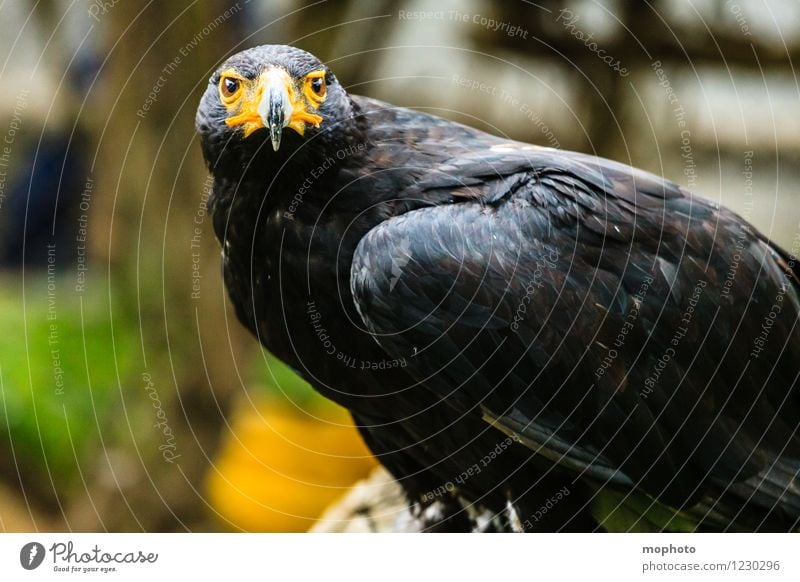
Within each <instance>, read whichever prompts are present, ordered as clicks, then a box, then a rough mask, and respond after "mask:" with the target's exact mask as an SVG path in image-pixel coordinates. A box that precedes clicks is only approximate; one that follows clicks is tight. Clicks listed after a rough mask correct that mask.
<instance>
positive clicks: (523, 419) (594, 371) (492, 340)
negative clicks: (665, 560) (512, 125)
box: [197, 46, 800, 531]
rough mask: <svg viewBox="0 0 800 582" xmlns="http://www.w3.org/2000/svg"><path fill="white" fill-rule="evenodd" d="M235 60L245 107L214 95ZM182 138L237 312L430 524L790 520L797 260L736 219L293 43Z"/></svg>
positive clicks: (260, 54) (267, 51) (794, 493)
mask: <svg viewBox="0 0 800 582" xmlns="http://www.w3.org/2000/svg"><path fill="white" fill-rule="evenodd" d="M276 68H278V69H283V70H284V71H285V72H286V73H288V78H287V77H286V76H284V75H283V73H280V74H279V72H276V71H275V69H276ZM231 70H233V71H236V72H238V74H239V75H241V76H242V77H243V79H244V80H242V81H241V82H242V83H243V84H244V89H243V91H244V93H243V95H245V96H246V95H253V98H252V100H248V99H249V98H248V97H241V98H240V99H241V101H240V102H236V101H235V100H234V101H235V102H234V104H233V105H231V104H228V105H227V106H226V105H223V104H222V102H221V93H220V87H221V83H227V84H228V85H227V86H226V87H227V88H226V89H225V91H228V89H231V88H233V84H231V83H230V81H229V80H228V79H227V77H226V75H228V74H230V73H224V72H225V71H229V72H230V71H231ZM313 71H323V72H322V73H320V74H321V75H324V79H325V84H326V87H327V94H326V95H324V97H323V100H322V102H321V103H318V101H319V99H317V98H316V97H315V95H316V93H310V92H309V91H316V87H317V86H318V85H319V82H315V81H313V79H307V78H306V77H305V75H307V74H308V73H310V72H313ZM320 74H316V76H317V77H319V75H320ZM221 75H222V79H221V78H220V76H221ZM312 77H313V75H312ZM276 79H282V81H281V83H285V84H286V89H285V91H286V95H288V97H283V91H284V89H282V88H280V87H277V88H276V81H275V80H276ZM312 83H314V85H313V87H312ZM278 85H280V83H278ZM304 87H305V88H304ZM309 87H311V89H308V88H309ZM238 88H239V87H238V86H237V90H238ZM278 88H280V91H278V90H277V89H278ZM323 89H324V88H323ZM267 92H269V95H270V96H269V97H268V98H267V97H264V95H266V94H267ZM229 93H230V92H229ZM299 95H305V99H306V102H305V104H304V102H303V101H302V100H301V99H300V98H299ZM226 99H227V98H226ZM281 99H283V100H284V101H281ZM256 101H257V103H256ZM281 103H283V105H281ZM257 105H258V106H259V107H260V109H259V111H261V113H260V114H259V115H260V116H261V117H259V118H257V117H256V116H255V114H253V115H252V116H251V117H252V120H253V121H252V123H254V124H255V125H254V126H248V125H246V124H243V125H241V126H239V125H237V124H238V123H239V120H240V119H244V118H245V117H246V115H244V114H242V113H240V111H244V110H246V109H247V108H248V107H249V108H251V109H252V111H255V108H256V106H257ZM279 106H280V107H279ZM281 107H282V109H281ZM289 114H291V116H290V115H289ZM301 114H302V115H306V117H307V118H308V119H310V120H311V121H310V122H308V123H305V125H304V129H305V131H304V135H303V136H301V135H299V133H298V132H297V131H292V129H290V128H289V126H287V128H286V129H284V130H283V131H282V136H281V131H280V130H281V125H282V124H286V123H289V122H288V121H287V120H288V119H290V118H291V119H294V117H295V116H297V115H301ZM309 115H310V117H309ZM314 115H318V116H321V122H319V123H318V127H315V126H314V125H315V123H314V119H316V118H315V117H314ZM231 116H238V117H235V118H234V120H235V121H236V124H232V122H231V121H230V120H231V119H232V117H231ZM226 119H228V120H229V121H228V122H227V123H226V121H225V120H226ZM248 123H249V122H248ZM263 126H268V127H263ZM197 127H198V130H199V132H200V134H201V137H202V144H203V153H204V156H205V159H206V161H207V163H208V165H209V168H210V170H211V172H212V173H213V174H214V177H215V182H214V191H213V197H212V200H211V204H212V209H213V213H214V226H215V228H216V232H217V235H218V236H219V238H220V241H222V245H223V255H224V276H225V282H226V284H227V287H228V290H229V292H230V297H231V300H232V301H233V303H234V305H235V306H236V310H237V314H238V316H239V318H240V319H241V321H242V322H243V323H244V324H245V325H246V326H247V327H248V328H249V329H250V330H251V331H252V332H253V333H254V334H255V335H256V336H257V337H258V338H259V340H260V341H261V342H262V343H263V344H264V345H265V346H266V347H267V348H268V349H269V350H270V351H272V352H273V353H274V354H276V355H277V356H278V357H279V358H281V359H282V360H283V361H285V362H287V363H288V364H290V365H291V366H292V367H293V368H294V369H296V370H297V371H298V373H300V374H301V375H302V376H303V377H304V378H305V379H306V380H308V381H309V382H310V383H311V384H312V385H313V386H314V387H315V388H316V389H317V390H319V391H320V392H321V393H322V394H324V395H326V396H327V397H329V398H331V399H333V400H335V401H336V402H339V403H340V404H342V405H344V406H346V407H347V408H348V409H349V410H350V411H351V412H352V414H353V417H354V419H355V420H356V422H357V423H358V425H359V427H360V429H361V432H362V434H363V435H364V438H365V440H366V441H367V443H368V445H369V446H370V448H371V449H372V450H373V451H374V452H375V454H376V455H377V456H378V458H379V459H380V460H381V462H382V463H383V464H384V465H385V466H386V467H387V468H388V469H389V470H390V471H391V472H392V474H393V475H394V476H395V477H396V478H397V480H398V481H399V482H400V483H401V485H402V486H403V487H404V488H405V490H406V491H407V492H408V494H409V497H410V499H411V500H412V501H413V502H414V503H415V504H416V507H417V509H418V510H419V514H420V516H421V517H422V518H423V520H424V522H425V524H426V525H427V526H428V527H430V528H431V529H447V530H467V529H523V530H533V531H550V530H592V529H623V530H624V529H703V530H750V531H752V530H778V531H788V530H792V529H796V528H797V523H798V518H800V483H799V482H798V477H797V474H798V468H800V438H799V437H798V422H800V397H799V396H798V375H800V330H798V326H797V323H798V314H799V313H800V269H798V266H797V264H796V263H795V259H794V257H792V256H790V255H788V254H787V253H786V252H784V251H783V250H781V249H779V248H778V247H777V246H775V245H774V244H772V243H771V242H770V241H769V240H767V239H766V238H765V237H763V236H762V235H761V234H760V233H758V232H757V231H756V230H755V229H754V228H753V227H751V226H749V225H748V224H747V223H746V222H745V221H744V220H742V219H741V218H740V217H738V216H737V215H735V214H734V213H732V212H730V211H728V210H726V209H724V208H720V207H718V206H717V205H716V204H713V203H712V202H709V201H708V200H705V199H703V198H700V197H698V196H696V195H693V194H692V193H691V192H688V191H686V190H685V189H683V188H682V187H680V186H679V185H677V184H675V183H673V182H670V181H668V180H665V179H662V178H659V177H657V176H654V175H652V174H649V173H646V172H643V171H640V170H637V169H634V168H631V167H628V166H625V165H623V164H619V163H616V162H612V161H609V160H605V159H600V158H596V157H592V156H587V155H583V154H578V153H572V152H567V151H559V150H553V149H549V148H542V147H536V146H528V145H525V144H520V143H516V142H511V141H508V140H504V139H500V138H498V137H494V136H491V135H487V134H485V133H482V132H480V131H477V130H475V129H471V128H469V127H465V126H462V125H458V124H455V123H452V122H449V121H446V120H443V119H439V118H436V117H433V116H430V115H426V114H424V113H420V112H416V111H410V110H407V109H402V108H397V107H393V106H391V105H388V104H386V103H381V102H378V101H375V100H372V99H367V98H364V97H358V96H355V95H347V94H346V93H345V91H344V89H342V87H341V85H340V84H339V83H338V81H337V80H336V78H335V77H334V75H333V73H331V72H330V71H329V70H328V69H327V68H326V67H325V66H324V65H323V64H322V63H320V62H319V61H318V60H317V59H316V58H315V57H313V56H311V55H309V54H308V53H305V52H303V51H300V50H298V49H294V48H290V47H283V46H263V47H258V48H254V49H251V50H248V51H245V52H243V53H240V54H238V55H236V56H234V57H232V58H231V59H230V60H229V61H228V62H227V63H225V64H224V65H223V66H222V67H221V68H220V72H218V73H217V74H215V75H214V76H213V77H212V79H211V82H210V85H209V88H208V90H207V91H206V93H205V95H204V96H203V99H202V102H201V104H200V108H199V110H198V114H197ZM295 127H297V126H295ZM254 128H255V129H254ZM245 133H248V136H247V137H245ZM273 133H275V134H277V139H278V140H279V141H280V147H279V148H278V149H277V151H273V147H271V145H270V142H271V137H274V136H273ZM776 306H777V307H776ZM776 309H777V313H776ZM765 330H768V331H765ZM543 508H545V510H544V511H542V509H543ZM479 514H480V515H479ZM485 515H492V516H494V518H493V519H491V520H489V521H486V520H484V519H482V516H485Z"/></svg>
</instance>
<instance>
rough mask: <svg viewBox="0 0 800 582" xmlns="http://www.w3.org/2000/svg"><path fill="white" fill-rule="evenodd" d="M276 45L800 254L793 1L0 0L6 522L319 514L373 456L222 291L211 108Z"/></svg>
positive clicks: (298, 519) (170, 526) (397, 98)
mask: <svg viewBox="0 0 800 582" xmlns="http://www.w3.org/2000/svg"><path fill="white" fill-rule="evenodd" d="M263 43H284V44H292V45H295V46H299V47H301V48H304V49H306V50H309V51H311V52H313V53H314V54H316V55H317V56H318V57H319V58H320V59H322V60H323V61H325V62H326V63H328V64H329V66H330V67H331V68H333V70H334V71H335V72H336V74H337V76H338V77H339V79H340V81H341V82H342V83H343V84H344V85H345V86H346V87H347V89H348V90H349V91H350V92H353V93H360V94H364V95H369V96H372V97H376V98H379V99H384V100H386V101H390V102H392V103H394V104H397V105H403V106H408V107H414V108H420V109H424V110H427V111H429V112H432V113H435V114H438V115H441V116H444V117H448V118H451V119H454V120H457V121H460V122H462V123H467V124H469V125H473V126H476V127H480V128H482V129H485V130H487V131H490V132H493V133H497V134H502V135H506V136H508V137H510V138H513V139H518V140H523V141H527V142H532V143H537V144H540V145H546V146H550V147H558V148H565V149H571V150H579V151H584V152H589V153H593V154H596V155H601V156H605V157H610V158H614V159H617V160H620V161H623V162H626V163H629V164H632V165H635V166H639V167H642V168H645V169H647V170H650V171H652V172H655V173H658V174H661V175H665V176H667V177H669V178H671V179H673V180H675V181H677V182H679V183H680V184H682V185H684V186H686V187H689V188H691V189H692V190H694V191H696V192H698V193H701V194H702V195H704V196H706V197H708V198H711V199H713V200H716V201H718V202H719V203H721V204H724V205H727V206H729V207H731V208H733V209H734V210H736V211H737V212H739V213H740V214H742V215H743V216H744V217H745V218H747V219H749V220H750V221H751V222H753V223H754V224H755V225H756V226H757V227H758V228H759V229H761V230H762V231H763V232H765V233H766V234H768V235H769V236H770V237H772V238H773V239H774V240H776V241H777V242H778V243H780V244H782V245H783V246H784V247H786V248H791V249H792V250H797V248H798V243H796V242H795V244H793V241H794V240H795V237H796V236H798V232H799V230H798V229H799V226H798V222H799V221H800V205H799V204H798V203H800V85H799V84H798V75H797V71H796V70H795V69H794V65H795V64H800V3H798V2H797V1H796V0H769V1H755V0H754V1H748V2H744V1H743V0H739V1H738V2H737V1H732V0H691V1H686V2H668V1H655V0H654V1H650V2H645V1H641V2H622V1H609V0H594V1H593V0H587V1H576V2H567V3H561V2H549V1H539V2H538V3H536V4H534V3H531V2H523V1H517V0H510V1H508V2H503V3H499V2H488V1H484V0H466V1H465V0H462V1H456V0H452V1H446V0H418V1H408V2H399V1H392V0H378V1H367V0H360V1H326V0H321V1H317V2H309V1H304V0H269V1H268V0H239V1H238V2H236V1H231V0H203V1H202V2H198V1H194V2H186V3H183V2H152V1H150V2H133V1H131V0H83V1H73V0H70V1H67V0H38V1H34V0H30V1H23V0H20V1H16V2H4V3H0V63H1V65H0V66H1V68H0V80H2V87H3V90H2V94H0V329H1V330H2V333H0V531H31V530H45V531H53V530H74V531H84V530H99V531H140V530H146V531H185V530H192V531H217V530H223V531H240V530H246V531H306V530H308V529H309V528H311V527H313V526H314V525H315V523H317V520H318V519H319V516H320V515H321V514H322V513H323V511H324V510H325V508H326V507H329V506H330V505H331V504H332V503H334V504H335V503H336V500H337V499H339V498H341V497H342V496H343V495H344V494H346V493H347V491H348V490H349V489H350V487H351V486H352V485H353V484H354V483H356V482H358V481H359V480H361V479H364V478H365V477H366V476H367V475H368V474H370V472H372V471H373V470H374V468H375V466H376V463H375V461H374V460H373V459H372V458H371V457H370V455H369V453H368V451H367V450H366V448H365V447H364V445H363V444H362V443H361V441H360V439H359V437H358V435H357V433H356V431H355V430H354V429H353V428H352V426H351V425H350V421H349V418H348V416H347V414H346V413H345V412H344V411H343V410H341V409H339V408H337V407H336V406H334V405H333V404H331V403H328V402H326V401H324V400H323V399H321V398H320V397H318V396H316V395H315V394H314V392H313V391H312V390H311V389H310V388H309V387H308V386H307V385H306V384H304V383H303V382H302V381H300V380H299V379H298V378H297V377H296V376H295V375H294V374H293V373H292V372H291V371H290V370H288V369H287V368H285V367H284V366H282V365H281V364H280V362H278V361H276V360H275V359H274V358H272V357H271V356H270V355H269V354H268V353H267V352H265V351H264V350H263V349H261V348H260V347H259V346H258V345H257V343H256V341H255V340H254V339H252V338H250V337H249V336H248V335H247V334H246V333H245V332H244V331H243V330H242V329H241V328H240V326H239V325H238V323H237V322H236V320H235V317H234V316H233V312H232V310H231V309H230V306H229V305H228V302H227V300H226V297H225V293H224V289H223V287H222V283H221V278H220V267H219V247H218V244H217V241H216V240H215V238H214V235H213V232H212V228H211V224H210V219H209V217H208V216H207V215H206V207H205V204H206V201H207V197H208V192H209V187H210V182H209V181H208V176H207V173H206V171H205V168H204V165H203V163H202V158H201V155H200V148H199V144H198V139H197V136H196V135H195V131H194V113H195V109H196V106H197V103H198V100H199V98H200V95H201V94H202V92H203V91H204V89H205V86H206V84H207V80H208V78H209V76H210V75H211V73H212V72H213V70H214V69H215V68H216V67H217V66H218V65H219V64H220V62H221V61H222V60H224V59H225V58H227V57H228V56H230V55H231V54H233V53H235V52H238V51H239V50H242V49H244V48H247V47H250V46H254V45H258V44H263ZM798 240H800V239H798Z"/></svg>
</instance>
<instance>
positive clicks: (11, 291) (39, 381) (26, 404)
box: [0, 274, 137, 485]
mask: <svg viewBox="0 0 800 582" xmlns="http://www.w3.org/2000/svg"><path fill="white" fill-rule="evenodd" d="M3 279H4V283H3V284H2V291H0V328H2V330H3V333H2V334H0V380H1V381H2V391H0V443H2V445H3V448H4V449H6V452H4V453H3V455H4V456H5V457H6V461H5V464H7V465H8V464H11V463H12V461H10V460H9V458H8V457H9V453H8V452H7V451H8V448H9V447H11V448H12V450H13V454H14V455H15V457H16V462H17V464H18V465H20V466H22V467H24V468H25V470H26V472H27V473H31V472H34V473H40V472H41V473H42V475H43V476H44V474H47V475H48V476H49V479H50V480H51V481H52V480H57V481H58V482H59V484H62V485H63V484H65V483H70V482H72V481H73V480H74V479H75V477H76V476H77V470H78V469H79V467H80V465H81V464H83V463H84V462H85V457H86V454H87V453H88V452H90V451H91V450H92V446H93V445H95V446H99V444H100V436H101V435H102V434H104V433H105V432H106V431H107V430H108V428H109V426H110V425H112V424H113V423H119V422H120V421H121V417H122V415H123V414H124V412H123V410H122V408H121V407H120V406H119V403H120V401H121V392H120V390H121V386H120V381H119V380H118V378H122V381H123V384H122V385H123V386H124V380H125V378H126V377H128V375H129V374H130V371H131V369H132V363H133V359H134V357H135V356H136V345H137V344H136V343H135V341H136V337H137V330H136V328H135V327H134V324H133V322H131V321H129V320H126V318H125V317H124V316H123V315H122V313H123V311H124V310H119V309H113V308H114V305H113V304H112V305H111V306H110V305H109V298H108V295H107V291H106V290H104V289H103V290H101V289H99V288H98V289H97V290H96V291H94V292H90V291H89V290H88V288H87V290H85V291H83V292H82V293H81V294H78V293H76V292H75V288H74V285H75V281H74V277H68V276H62V275H58V276H55V277H53V278H52V279H50V280H48V279H47V277H46V276H45V275H43V274H42V275H40V276H34V277H31V276H30V275H27V276H26V279H25V285H24V290H23V287H22V285H21V284H20V283H18V282H17V280H18V277H17V275H16V274H13V279H12V274H8V275H6V276H4V277H3ZM112 309H113V311H112ZM118 314H120V315H118ZM112 315H113V320H112ZM112 321H113V334H112ZM118 374H119V376H118Z"/></svg>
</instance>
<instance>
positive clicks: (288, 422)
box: [207, 401, 377, 532]
mask: <svg viewBox="0 0 800 582" xmlns="http://www.w3.org/2000/svg"><path fill="white" fill-rule="evenodd" d="M314 415H315V416H317V417H319V419H315V418H314V417H312V416H311V415H310V414H307V413H305V412H304V411H302V410H299V409H297V408H295V407H291V406H289V405H287V404H279V403H274V402H270V401H266V402H262V403H259V404H258V405H257V408H253V407H252V406H249V407H247V408H246V409H242V410H240V411H239V412H238V413H237V414H235V415H234V417H233V420H232V429H233V430H232V432H233V434H229V435H228V437H227V439H226V441H225V442H224V443H223V445H222V448H221V451H220V454H219V456H218V458H217V460H216V464H215V467H212V469H211V471H210V474H209V475H208V479H207V490H208V493H209V497H210V501H211V504H212V506H213V507H214V509H215V510H216V511H217V512H219V514H220V516H221V519H222V520H227V521H228V522H229V525H230V527H231V529H237V528H239V529H242V530H245V531H280V532H302V531H306V530H308V529H309V528H310V527H311V526H313V525H314V522H315V520H316V519H317V518H318V517H319V516H320V515H321V514H322V512H323V511H324V510H325V508H326V507H327V506H328V505H330V504H331V503H332V502H333V501H335V500H337V499H338V498H339V497H341V496H342V495H344V494H345V493H346V492H347V490H348V489H349V488H350V486H351V485H352V484H353V483H355V482H356V481H358V480H360V479H362V478H364V477H365V476H367V475H368V474H369V473H370V471H371V470H372V469H373V468H374V467H375V466H376V465H377V462H376V460H375V458H374V457H372V455H371V454H370V452H369V450H368V449H367V447H366V445H364V443H363V441H362V440H361V436H360V435H359V434H358V430H357V429H356V428H355V427H354V426H353V424H352V420H351V419H350V416H349V415H348V414H347V412H346V411H345V410H344V409H342V408H339V407H338V406H336V405H334V404H332V403H327V404H326V406H325V407H324V408H323V410H321V411H318V410H316V409H315V410H314Z"/></svg>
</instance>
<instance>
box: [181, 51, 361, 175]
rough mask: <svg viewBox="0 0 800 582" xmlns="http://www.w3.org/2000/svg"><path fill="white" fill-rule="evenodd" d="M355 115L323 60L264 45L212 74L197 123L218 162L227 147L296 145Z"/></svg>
mask: <svg viewBox="0 0 800 582" xmlns="http://www.w3.org/2000/svg"><path fill="white" fill-rule="evenodd" d="M351 115H352V114H351V107H350V102H349V99H348V97H347V94H346V93H345V91H344V89H343V88H342V87H341V85H339V83H338V81H337V80H336V77H335V76H334V75H333V73H332V72H331V71H330V70H329V69H328V68H327V67H326V66H325V65H324V64H323V63H322V62H321V61H320V60H319V59H317V58H316V57H315V56H313V55H311V54H309V53H307V52H305V51H303V50H300V49H297V48H294V47H289V46H282V45H264V46H259V47H255V48H252V49H249V50H246V51H243V52H240V53H238V54H236V55H234V56H232V57H231V58H229V59H228V60H227V61H225V62H224V63H223V64H222V65H221V66H220V67H219V69H217V71H216V72H215V73H214V74H213V75H212V76H211V79H210V80H209V85H208V88H207V89H206V92H205V94H204V95H203V97H202V99H201V101H200V106H199V108H198V110H197V117H196V125H197V130H198V132H199V133H200V136H201V138H202V141H203V151H204V154H205V155H206V160H207V161H208V162H209V163H210V164H213V163H214V162H213V161H212V160H215V159H216V158H217V155H218V154H219V152H220V151H221V150H222V149H225V148H228V149H231V150H235V149H237V147H238V148H239V149H245V150H246V151H249V152H256V151H261V152H263V150H264V149H265V147H264V146H266V145H267V143H269V146H268V147H269V150H267V152H265V153H269V152H270V151H274V152H278V151H279V150H281V149H282V150H284V151H286V150H296V149H297V148H298V147H300V146H302V145H303V143H305V142H306V141H308V140H310V139H311V138H312V137H313V136H315V135H316V134H317V133H318V132H321V131H324V130H325V129H327V128H331V127H334V126H336V125H337V124H341V122H342V121H343V120H346V119H347V118H349V117H350V116H351Z"/></svg>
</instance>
